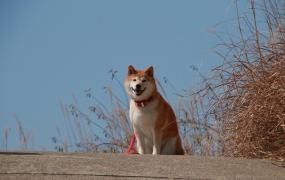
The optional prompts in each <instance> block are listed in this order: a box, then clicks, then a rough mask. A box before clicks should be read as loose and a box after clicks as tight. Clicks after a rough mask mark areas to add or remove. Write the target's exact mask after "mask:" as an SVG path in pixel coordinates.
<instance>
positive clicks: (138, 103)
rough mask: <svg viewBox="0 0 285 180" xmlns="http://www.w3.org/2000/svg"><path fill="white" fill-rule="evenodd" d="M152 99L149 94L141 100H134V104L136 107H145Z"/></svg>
mask: <svg viewBox="0 0 285 180" xmlns="http://www.w3.org/2000/svg"><path fill="white" fill-rule="evenodd" d="M151 100H152V96H150V97H149V98H148V99H146V100H142V101H135V103H136V105H137V106H138V107H145V106H146V105H147V104H148V103H149V102H150V101H151Z"/></svg>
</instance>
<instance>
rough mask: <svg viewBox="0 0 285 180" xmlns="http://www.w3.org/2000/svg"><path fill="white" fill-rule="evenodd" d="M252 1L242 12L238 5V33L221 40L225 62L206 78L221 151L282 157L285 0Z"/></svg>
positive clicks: (284, 146) (284, 145)
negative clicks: (246, 12)
mask: <svg viewBox="0 0 285 180" xmlns="http://www.w3.org/2000/svg"><path fill="white" fill-rule="evenodd" d="M249 3H250V13H248V14H246V15H244V16H240V14H239V11H238V8H237V15H238V28H239V38H238V39H233V38H230V39H228V40H227V41H224V42H229V43H223V44H222V48H223V51H222V53H221V52H218V54H219V55H221V57H222V58H223V59H224V63H223V65H221V66H219V67H217V68H215V69H214V76H213V77H212V78H210V79H209V80H208V84H211V85H210V88H211V89H212V90H213V91H212V92H211V93H210V94H208V95H209V96H211V97H213V98H212V100H211V102H210V107H209V112H211V113H212V114H213V119H214V121H215V122H219V123H220V125H221V126H220V132H221V136H220V137H221V141H222V144H221V145H222V149H223V150H222V154H223V155H226V156H238V157H248V158H275V159H278V158H279V159H282V158H284V155H285V154H284V153H285V129H284V126H285V39H284V37H285V32H284V27H285V26H284V20H285V19H284V8H283V7H284V6H283V5H284V1H265V0H264V1H253V0H251V1H249ZM257 19H259V21H264V24H263V26H265V25H266V27H267V30H266V31H264V27H263V31H262V32H261V31H260V30H259V27H258V26H257ZM245 24H247V25H248V26H244V25H245ZM259 24H262V22H259ZM225 50H226V51H225ZM225 52H226V53H225ZM205 89H207V88H205ZM208 89H209V88H208Z"/></svg>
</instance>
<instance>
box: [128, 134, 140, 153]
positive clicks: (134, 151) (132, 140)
mask: <svg viewBox="0 0 285 180" xmlns="http://www.w3.org/2000/svg"><path fill="white" fill-rule="evenodd" d="M135 142H136V135H135V134H133V135H132V137H131V142H130V144H129V146H128V149H127V151H126V152H125V154H138V153H137V151H136V150H135V148H134V145H135ZM132 150H133V152H131V151H132Z"/></svg>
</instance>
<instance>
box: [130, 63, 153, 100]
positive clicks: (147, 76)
mask: <svg viewBox="0 0 285 180" xmlns="http://www.w3.org/2000/svg"><path fill="white" fill-rule="evenodd" d="M125 89H126V91H127V93H128V95H129V96H130V97H131V98H132V99H134V100H135V101H142V100H146V99H148V98H149V97H151V95H152V94H153V93H154V92H155V90H156V85H155V80H154V77H153V67H152V66H151V67H149V68H147V69H146V70H136V69H135V68H134V67H133V66H131V65H130V66H129V67H128V75H127V77H126V80H125Z"/></svg>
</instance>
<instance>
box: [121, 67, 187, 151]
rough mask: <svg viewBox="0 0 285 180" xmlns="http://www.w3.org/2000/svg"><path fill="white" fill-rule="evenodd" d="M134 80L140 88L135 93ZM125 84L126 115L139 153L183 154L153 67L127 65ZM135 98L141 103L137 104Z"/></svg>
mask: <svg viewBox="0 0 285 180" xmlns="http://www.w3.org/2000/svg"><path fill="white" fill-rule="evenodd" d="M138 84H139V85H140V86H141V87H142V88H143V89H144V91H143V92H141V91H138V93H139V94H140V93H142V94H140V95H138V96H137V95H136V94H135V92H136V91H135V89H136V86H137V85H138ZM125 88H126V91H127V93H128V95H129V96H130V119H131V122H132V125H133V128H134V131H135V134H136V136H137V148H138V152H139V154H150V153H151V154H184V151H183V148H182V145H181V140H180V136H179V132H178V127H177V122H176V117H175V114H174V112H173V110H172V108H171V106H170V105H169V104H168V103H167V102H166V101H165V100H164V99H163V97H162V96H161V95H160V93H159V92H158V91H157V88H156V84H155V79H154V77H153V68H152V67H150V68H148V69H146V70H136V69H135V68H133V67H132V66H129V68H128V75H127V77H126V79H125ZM139 90H140V89H139ZM138 101H139V102H143V103H145V106H138V104H137V102H138Z"/></svg>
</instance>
